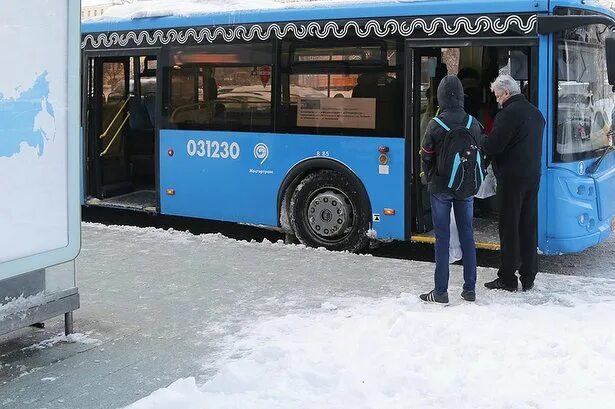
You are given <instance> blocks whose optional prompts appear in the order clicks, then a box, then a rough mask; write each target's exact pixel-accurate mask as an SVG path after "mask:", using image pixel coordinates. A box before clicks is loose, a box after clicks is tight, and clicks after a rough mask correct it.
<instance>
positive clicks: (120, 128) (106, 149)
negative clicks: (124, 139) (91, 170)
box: [100, 109, 130, 157]
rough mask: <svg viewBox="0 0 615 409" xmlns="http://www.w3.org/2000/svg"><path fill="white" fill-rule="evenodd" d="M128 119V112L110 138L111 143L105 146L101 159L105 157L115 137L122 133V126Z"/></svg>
mask: <svg viewBox="0 0 615 409" xmlns="http://www.w3.org/2000/svg"><path fill="white" fill-rule="evenodd" d="M120 111H121V109H120ZM128 118H130V112H128V113H127V114H126V118H124V121H122V123H121V124H120V126H119V128H118V129H117V131H116V132H115V134H114V135H113V138H111V141H110V142H109V144H108V145H107V147H106V148H105V150H104V151H102V152H101V153H100V157H103V156H105V155H106V154H107V152H108V151H109V148H111V145H113V142H115V140H116V139H117V136H118V135H119V134H120V132H122V129H124V125H126V122H127V121H128Z"/></svg>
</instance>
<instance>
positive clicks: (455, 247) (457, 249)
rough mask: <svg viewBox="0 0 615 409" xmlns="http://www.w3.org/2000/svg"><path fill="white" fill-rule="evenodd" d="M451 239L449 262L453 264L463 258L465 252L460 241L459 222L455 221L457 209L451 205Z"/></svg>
mask: <svg viewBox="0 0 615 409" xmlns="http://www.w3.org/2000/svg"><path fill="white" fill-rule="evenodd" d="M450 232H451V240H450V242H449V245H448V263H449V264H452V263H454V262H455V261H459V260H461V258H462V257H463V252H462V251H461V242H460V241H459V230H457V222H456V221H455V210H454V209H453V208H452V207H451V225H450Z"/></svg>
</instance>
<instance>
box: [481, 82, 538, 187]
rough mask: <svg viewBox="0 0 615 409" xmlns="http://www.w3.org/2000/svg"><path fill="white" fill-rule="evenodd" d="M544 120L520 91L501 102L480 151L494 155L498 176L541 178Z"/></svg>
mask: <svg viewBox="0 0 615 409" xmlns="http://www.w3.org/2000/svg"><path fill="white" fill-rule="evenodd" d="M544 129H545V119H544V118H543V116H542V114H541V113H540V111H539V110H538V108H536V107H535V106H534V105H532V104H531V103H530V102H529V101H528V100H527V99H526V98H525V96H523V95H522V94H517V95H513V96H512V97H510V98H509V99H508V100H507V101H506V102H504V104H503V108H502V110H501V111H500V112H498V114H497V116H496V117H495V122H494V124H493V130H492V131H491V134H490V135H489V136H487V137H486V138H484V139H483V141H482V144H481V147H482V149H483V152H485V153H486V154H487V155H491V156H492V157H493V170H494V172H495V175H496V176H497V177H498V178H503V177H506V178H510V177H513V178H532V179H535V180H538V179H539V178H540V173H541V171H540V166H541V159H542V134H543V131H544Z"/></svg>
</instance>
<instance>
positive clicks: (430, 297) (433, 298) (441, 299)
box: [419, 290, 448, 304]
mask: <svg viewBox="0 0 615 409" xmlns="http://www.w3.org/2000/svg"><path fill="white" fill-rule="evenodd" d="M419 298H420V299H421V300H423V301H425V302H435V303H440V304H448V293H444V294H442V295H439V294H436V291H435V290H431V291H430V292H428V293H427V294H421V295H419Z"/></svg>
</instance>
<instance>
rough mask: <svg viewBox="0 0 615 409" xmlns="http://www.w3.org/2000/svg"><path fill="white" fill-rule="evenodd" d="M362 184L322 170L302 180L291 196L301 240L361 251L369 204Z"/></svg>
mask: <svg viewBox="0 0 615 409" xmlns="http://www.w3.org/2000/svg"><path fill="white" fill-rule="evenodd" d="M360 192H361V190H360V187H359V186H356V184H355V183H353V182H352V181H350V180H349V179H348V178H347V177H345V176H344V175H342V174H340V173H338V172H335V171H332V170H322V171H319V172H315V173H312V174H310V175H308V176H307V177H306V178H305V179H303V180H302V181H301V183H299V185H298V186H297V188H296V189H295V191H294V193H293V196H292V198H291V200H290V223H291V226H292V228H293V230H294V232H295V234H296V235H297V238H298V239H299V240H300V241H301V243H303V244H305V245H306V246H311V247H324V248H326V249H328V250H333V251H343V250H347V251H351V252H359V251H361V250H363V249H364V248H365V247H366V246H367V245H368V244H369V239H368V237H367V235H366V233H367V229H368V228H369V207H368V204H367V203H366V202H365V200H364V199H363V198H362V195H361V193H360Z"/></svg>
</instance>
